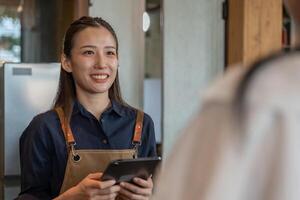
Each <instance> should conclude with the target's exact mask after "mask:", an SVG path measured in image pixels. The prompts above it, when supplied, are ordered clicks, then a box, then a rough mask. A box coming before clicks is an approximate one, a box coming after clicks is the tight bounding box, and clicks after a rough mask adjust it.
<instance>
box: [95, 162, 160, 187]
mask: <svg viewBox="0 0 300 200" xmlns="http://www.w3.org/2000/svg"><path fill="white" fill-rule="evenodd" d="M160 161H161V157H153V158H136V159H122V160H114V161H112V162H111V163H110V164H109V165H108V167H107V168H106V169H105V170H104V172H103V175H102V177H101V180H102V181H106V180H112V179H114V180H116V182H117V183H120V182H132V179H133V178H134V177H139V178H142V179H145V180H147V179H148V178H149V177H150V176H151V175H152V174H153V173H154V171H155V169H156V167H157V165H158V164H159V163H160Z"/></svg>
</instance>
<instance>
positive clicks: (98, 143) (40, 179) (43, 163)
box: [20, 101, 156, 199]
mask: <svg viewBox="0 0 300 200" xmlns="http://www.w3.org/2000/svg"><path fill="white" fill-rule="evenodd" d="M135 120H136V110H135V109H133V108H129V107H126V106H123V105H120V104H118V103H116V102H114V101H112V106H111V107H110V108H109V109H107V110H106V111H105V112H103V113H102V115H101V117H100V119H96V118H95V117H94V116H93V115H92V114H91V113H90V112H88V111H87V110H86V109H85V108H84V107H83V106H82V105H81V104H80V103H78V102H75V103H74V107H73V113H72V117H71V123H70V126H71V129H72V132H73V134H74V139H75V141H76V146H75V148H76V149H129V148H133V145H132V139H133V133H134V126H135ZM67 154H68V153H67V147H66V142H65V138H64V135H63V132H62V129H61V124H60V121H59V118H58V115H57V114H56V112H55V111H54V110H51V111H48V112H46V113H42V114H40V115H37V116H36V117H34V119H33V120H32V121H31V122H30V124H29V126H28V127H27V128H26V129H25V131H24V132H23V134H22V136H21V138H20V156H21V194H24V193H27V194H31V195H34V196H35V197H37V198H39V199H52V198H54V197H56V196H58V195H59V191H60V188H61V185H62V182H63V178H64V173H65V168H66V164H67V156H68V155H67ZM138 154H139V157H152V156H156V142H155V134H154V124H153V121H152V119H151V117H150V116H149V115H147V114H145V115H144V122H143V131H142V144H141V146H140V148H139V153H138Z"/></svg>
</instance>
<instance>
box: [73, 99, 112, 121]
mask: <svg viewBox="0 0 300 200" xmlns="http://www.w3.org/2000/svg"><path fill="white" fill-rule="evenodd" d="M77 99H78V101H79V102H80V103H81V104H82V105H83V107H84V108H85V109H86V110H88V111H89V112H90V113H92V114H93V115H94V116H95V117H96V118H97V119H99V118H100V116H101V114H102V113H103V112H104V111H105V110H106V109H107V108H108V107H109V106H110V105H111V102H110V99H109V97H108V93H103V94H97V95H94V94H82V93H77Z"/></svg>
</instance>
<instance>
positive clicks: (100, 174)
mask: <svg viewBox="0 0 300 200" xmlns="http://www.w3.org/2000/svg"><path fill="white" fill-rule="evenodd" d="M101 176H102V173H100V172H96V173H90V174H89V175H87V178H90V179H95V180H100V178H101Z"/></svg>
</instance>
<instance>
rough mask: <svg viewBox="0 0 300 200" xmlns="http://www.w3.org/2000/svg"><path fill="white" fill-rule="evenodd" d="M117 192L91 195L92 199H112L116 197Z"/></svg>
mask: <svg viewBox="0 0 300 200" xmlns="http://www.w3.org/2000/svg"><path fill="white" fill-rule="evenodd" d="M117 195H118V193H113V194H107V195H96V196H94V197H92V200H113V199H115V198H116V197H117Z"/></svg>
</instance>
